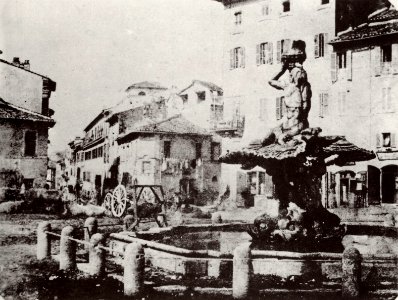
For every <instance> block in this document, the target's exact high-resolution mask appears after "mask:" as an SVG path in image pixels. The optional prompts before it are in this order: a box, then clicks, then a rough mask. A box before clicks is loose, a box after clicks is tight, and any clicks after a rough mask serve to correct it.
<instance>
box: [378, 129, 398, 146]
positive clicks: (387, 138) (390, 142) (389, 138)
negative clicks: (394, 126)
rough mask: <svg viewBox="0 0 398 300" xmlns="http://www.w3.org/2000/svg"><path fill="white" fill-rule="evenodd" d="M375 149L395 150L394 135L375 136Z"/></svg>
mask: <svg viewBox="0 0 398 300" xmlns="http://www.w3.org/2000/svg"><path fill="white" fill-rule="evenodd" d="M376 147H377V148H380V147H384V148H395V147H396V144H395V133H391V132H384V133H382V134H377V135H376Z"/></svg>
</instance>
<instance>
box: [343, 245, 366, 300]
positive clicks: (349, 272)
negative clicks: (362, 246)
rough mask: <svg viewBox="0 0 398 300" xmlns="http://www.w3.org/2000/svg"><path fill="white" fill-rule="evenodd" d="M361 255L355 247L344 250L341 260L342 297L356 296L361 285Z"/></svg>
mask: <svg viewBox="0 0 398 300" xmlns="http://www.w3.org/2000/svg"><path fill="white" fill-rule="evenodd" d="M361 261H362V256H361V254H360V253H359V251H358V249H356V248H348V249H346V250H344V253H343V260H342V270H343V274H342V278H341V280H342V287H341V292H342V296H343V298H358V297H359V292H360V285H361Z"/></svg>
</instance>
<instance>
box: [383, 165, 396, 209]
mask: <svg viewBox="0 0 398 300" xmlns="http://www.w3.org/2000/svg"><path fill="white" fill-rule="evenodd" d="M397 187H398V166H397V165H388V166H385V167H383V168H381V201H382V203H397V202H398V195H397Z"/></svg>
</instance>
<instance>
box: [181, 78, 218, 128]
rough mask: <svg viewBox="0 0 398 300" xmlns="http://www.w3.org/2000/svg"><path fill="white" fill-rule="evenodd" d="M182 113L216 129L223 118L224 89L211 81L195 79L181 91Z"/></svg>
mask: <svg viewBox="0 0 398 300" xmlns="http://www.w3.org/2000/svg"><path fill="white" fill-rule="evenodd" d="M179 96H180V97H181V98H182V103H183V107H182V110H181V114H182V115H183V116H185V117H186V118H187V119H188V120H190V121H191V122H193V123H195V124H197V125H198V126H200V127H202V128H206V129H215V128H216V127H217V124H218V123H219V122H220V121H222V120H223V98H222V96H223V90H222V88H220V87H219V86H217V85H215V84H214V83H211V82H206V81H201V80H193V81H192V83H191V84H190V85H189V86H187V87H186V88H184V89H182V90H181V91H180V92H179Z"/></svg>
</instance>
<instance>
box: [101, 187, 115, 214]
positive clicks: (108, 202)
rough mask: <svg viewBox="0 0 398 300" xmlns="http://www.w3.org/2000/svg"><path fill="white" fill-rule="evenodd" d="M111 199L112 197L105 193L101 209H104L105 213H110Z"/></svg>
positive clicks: (110, 194)
mask: <svg viewBox="0 0 398 300" xmlns="http://www.w3.org/2000/svg"><path fill="white" fill-rule="evenodd" d="M112 198H113V195H112V193H109V192H108V193H106V195H105V198H104V202H102V207H103V208H105V209H106V211H109V212H111V206H112Z"/></svg>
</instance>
